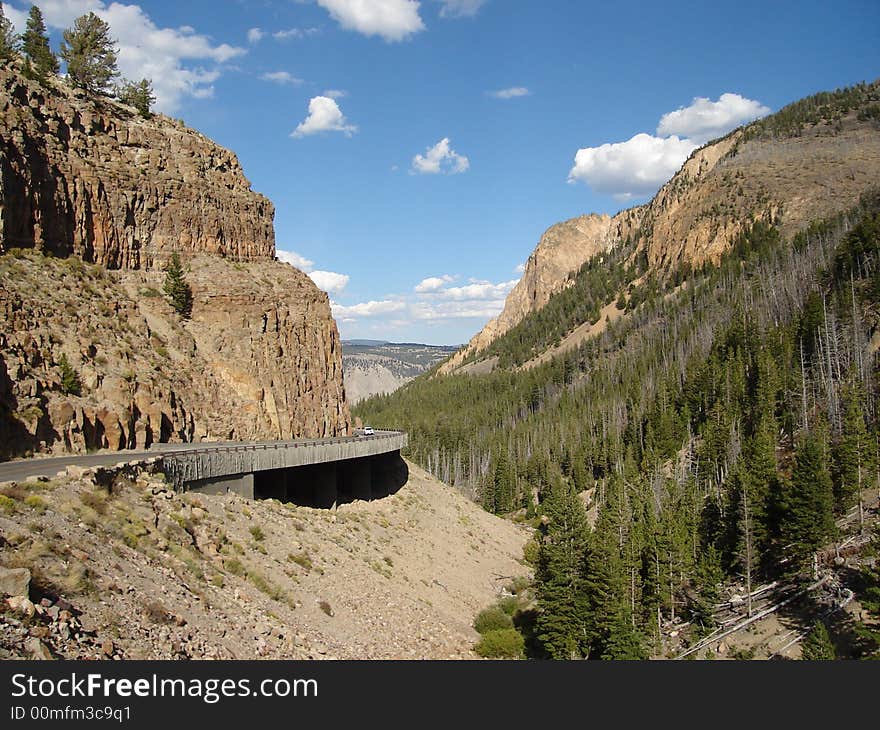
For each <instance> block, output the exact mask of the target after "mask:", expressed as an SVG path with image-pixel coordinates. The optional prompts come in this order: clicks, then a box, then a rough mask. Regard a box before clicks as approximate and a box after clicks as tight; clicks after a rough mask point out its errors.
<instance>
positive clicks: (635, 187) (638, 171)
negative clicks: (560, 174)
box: [568, 133, 697, 200]
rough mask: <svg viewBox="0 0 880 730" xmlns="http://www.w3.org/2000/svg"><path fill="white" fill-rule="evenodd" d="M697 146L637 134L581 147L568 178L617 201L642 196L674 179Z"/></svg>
mask: <svg viewBox="0 0 880 730" xmlns="http://www.w3.org/2000/svg"><path fill="white" fill-rule="evenodd" d="M696 148H697V145H696V144H695V143H693V142H691V141H690V140H687V139H679V138H678V137H675V136H673V137H667V138H665V139H664V138H661V137H654V136H652V135H650V134H644V133H642V134H637V135H636V136H635V137H633V138H632V139H630V140H627V141H626V142H615V143H613V144H603V145H600V146H599V147H585V148H584V149H580V150H578V151H577V154H575V156H574V167H573V168H572V169H571V172H570V173H569V175H568V180H569V182H577V181H578V180H580V181H582V182H585V183H587V184H588V185H589V186H590V187H591V188H593V190H595V191H596V192H597V193H606V194H609V195H613V196H614V197H615V198H617V199H618V200H628V199H629V198H632V197H641V196H644V195H649V194H650V193H653V192H654V191H655V190H657V188H658V187H660V186H661V185H662V184H663V183H665V182H666V181H667V180H668V179H669V178H671V177H672V176H673V175H674V174H675V173H676V172H677V171H678V169H679V168H680V167H681V165H682V163H683V162H684V161H685V160H686V159H687V158H688V155H690V153H691V152H693V151H694V150H695V149H696Z"/></svg>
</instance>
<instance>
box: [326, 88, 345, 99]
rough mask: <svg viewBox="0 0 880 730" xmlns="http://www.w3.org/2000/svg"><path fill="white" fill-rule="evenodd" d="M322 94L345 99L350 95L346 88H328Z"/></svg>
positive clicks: (331, 97)
mask: <svg viewBox="0 0 880 730" xmlns="http://www.w3.org/2000/svg"><path fill="white" fill-rule="evenodd" d="M322 96H326V97H329V98H330V99H344V98H345V97H346V96H348V92H347V91H345V90H344V89H327V91H325V92H324V93H323V94H322Z"/></svg>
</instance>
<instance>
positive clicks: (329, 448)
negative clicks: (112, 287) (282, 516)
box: [0, 431, 407, 488]
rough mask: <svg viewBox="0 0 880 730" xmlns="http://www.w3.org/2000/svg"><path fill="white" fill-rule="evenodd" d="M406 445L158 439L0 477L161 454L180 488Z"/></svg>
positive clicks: (398, 440) (370, 439)
mask: <svg viewBox="0 0 880 730" xmlns="http://www.w3.org/2000/svg"><path fill="white" fill-rule="evenodd" d="M406 445H407V434H405V433H402V432H400V431H377V432H376V433H375V435H373V436H343V437H338V438H330V439H302V440H297V441H255V442H248V443H242V442H220V443H198V444H154V445H153V447H152V448H150V449H148V450H145V451H113V452H107V453H102V454H83V455H75V454H71V455H68V456H57V457H49V458H44V459H21V460H17V461H10V462H6V463H3V464H0V481H22V480H24V479H27V478H29V477H36V476H44V477H54V476H56V475H57V474H58V473H59V472H62V471H64V470H65V469H66V468H67V467H68V466H80V467H84V468H89V467H100V466H113V465H114V464H118V463H120V462H128V461H144V460H146V459H161V460H162V463H163V469H164V471H165V472H166V473H167V474H168V476H169V477H171V478H172V479H173V480H174V483H175V486H177V487H178V488H182V487H183V486H184V485H185V484H188V483H191V482H198V481H204V480H210V479H216V478H220V477H224V476H235V475H241V474H253V473H254V472H259V471H266V470H270V469H286V468H289V467H296V466H306V465H309V464H326V463H328V462H334V461H345V460H348V459H357V458H361V457H366V456H375V455H378V454H386V453H390V452H394V451H399V450H400V449H402V448H404V447H405V446H406Z"/></svg>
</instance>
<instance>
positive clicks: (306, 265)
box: [275, 249, 351, 294]
mask: <svg viewBox="0 0 880 730" xmlns="http://www.w3.org/2000/svg"><path fill="white" fill-rule="evenodd" d="M275 256H276V257H277V258H278V260H279V261H282V262H283V263H285V264H290V265H291V266H293V267H295V268H297V269H300V270H301V271H304V272H305V273H306V274H308V276H309V278H310V279H311V280H312V281H313V282H315V284H316V286H317V287H318V288H319V289H322V290H324V291H325V292H327V293H328V294H339V293H341V292H342V291H343V290H344V289H345V287H347V286H348V282H349V281H350V280H351V277H350V276H349V275H348V274H339V273H337V272H335V271H321V270H318V271H315V270H313V268H312V267H313V266H314V265H315V262H314V261H312V260H311V259H307V258H306V257H305V256H301V255H300V254H298V253H297V252H296V251H284V250H282V249H276V251H275Z"/></svg>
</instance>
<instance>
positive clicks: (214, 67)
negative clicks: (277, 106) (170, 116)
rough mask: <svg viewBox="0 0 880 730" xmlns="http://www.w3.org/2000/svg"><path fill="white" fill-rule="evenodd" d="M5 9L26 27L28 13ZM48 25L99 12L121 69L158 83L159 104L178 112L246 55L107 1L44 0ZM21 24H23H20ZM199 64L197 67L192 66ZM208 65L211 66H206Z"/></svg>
mask: <svg viewBox="0 0 880 730" xmlns="http://www.w3.org/2000/svg"><path fill="white" fill-rule="evenodd" d="M3 7H4V10H6V12H7V15H9V17H10V18H11V19H12V20H13V22H14V23H15V25H16V28H17V29H18V30H23V29H24V20H25V17H26V15H25V12H24V11H22V10H19V9H16V8H13V7H12V6H11V5H10V4H9V3H4V6H3ZM40 10H42V11H43V17H44V18H45V20H46V24H47V25H49V26H50V27H52V28H55V29H63V28H69V27H70V26H72V25H73V21H74V20H75V19H76V18H78V17H79V16H80V15H84V14H86V13H89V12H93V13H95V14H96V15H98V16H99V17H100V18H101V19H102V20H104V21H105V22H107V23H108V24H109V25H110V30H111V35H112V36H113V38H115V39H116V40H117V41H118V48H119V58H118V65H119V71H120V72H121V73H122V75H123V76H124V77H125V78H127V79H130V80H134V81H136V80H138V79H142V78H148V79H150V80H151V81H152V82H153V90H154V92H155V94H156V108H157V109H158V110H159V111H162V112H166V113H173V112H175V111H176V110H177V109H178V108H179V107H180V105H181V104H182V103H183V100H184V99H185V98H187V97H191V98H196V99H204V98H208V97H211V96H213V95H214V86H213V84H214V82H215V81H217V79H219V78H220V76H221V74H222V69H223V64H226V63H227V62H228V61H230V60H231V59H233V58H236V57H238V56H241V55H244V54H245V53H247V51H246V50H245V49H244V48H238V47H236V46H230V45H228V44H226V43H221V44H219V45H217V44H215V43H214V42H213V41H212V40H211V39H210V38H209V37H208V36H205V35H200V34H198V33H196V32H195V29H193V28H192V27H190V26H181V27H180V28H160V27H159V26H157V25H156V24H155V23H154V22H153V21H152V20H151V19H150V16H149V15H148V14H147V13H146V12H145V11H144V10H143V9H142V8H141V7H140V5H127V4H124V3H119V2H113V3H109V4H108V3H105V2H103V0H41V1H40ZM19 24H20V26H21V27H19ZM193 62H197V63H196V65H191V64H192V63H193ZM205 64H211V66H210V67H208V68H205Z"/></svg>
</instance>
